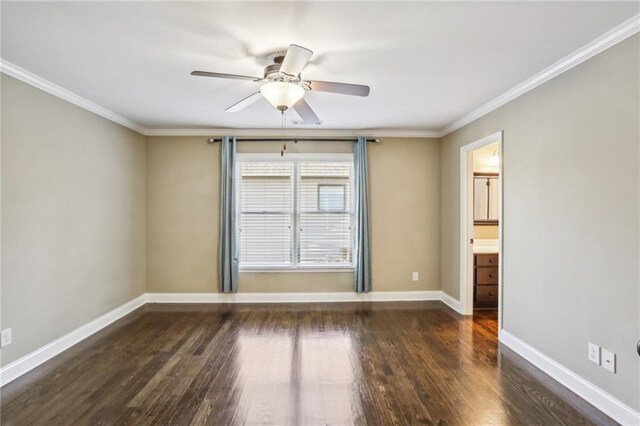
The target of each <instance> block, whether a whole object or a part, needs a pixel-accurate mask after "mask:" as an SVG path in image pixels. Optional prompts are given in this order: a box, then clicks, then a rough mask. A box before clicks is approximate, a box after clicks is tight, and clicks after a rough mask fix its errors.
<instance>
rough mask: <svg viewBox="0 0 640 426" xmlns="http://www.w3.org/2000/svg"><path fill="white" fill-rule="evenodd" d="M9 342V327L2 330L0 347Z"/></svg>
mask: <svg viewBox="0 0 640 426" xmlns="http://www.w3.org/2000/svg"><path fill="white" fill-rule="evenodd" d="M10 344H11V329H10V328H7V329H6V330H2V338H0V347H5V346H7V345H10Z"/></svg>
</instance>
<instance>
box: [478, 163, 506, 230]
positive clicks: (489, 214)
mask: <svg viewBox="0 0 640 426" xmlns="http://www.w3.org/2000/svg"><path fill="white" fill-rule="evenodd" d="M499 184H500V180H499V179H498V174H497V173H474V174H473V224H474V225H497V224H498V201H499V200H498V196H499V190H500V189H499V187H498V185H499Z"/></svg>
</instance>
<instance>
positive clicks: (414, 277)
mask: <svg viewBox="0 0 640 426" xmlns="http://www.w3.org/2000/svg"><path fill="white" fill-rule="evenodd" d="M413 280H414V281H418V273H417V272H414V273H413Z"/></svg>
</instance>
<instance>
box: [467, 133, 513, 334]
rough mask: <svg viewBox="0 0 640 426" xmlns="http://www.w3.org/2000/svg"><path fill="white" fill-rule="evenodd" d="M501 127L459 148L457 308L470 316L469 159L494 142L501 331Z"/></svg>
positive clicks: (470, 205)
mask: <svg viewBox="0 0 640 426" xmlns="http://www.w3.org/2000/svg"><path fill="white" fill-rule="evenodd" d="M502 139H503V138H502V130H501V131H499V132H496V133H493V134H491V135H489V136H485V137H484V138H482V139H479V140H477V141H475V142H471V143H470V144H468V145H464V146H463V147H461V148H460V310H461V311H462V314H464V315H473V245H472V244H471V238H472V236H473V160H472V154H471V152H472V151H475V150H476V149H478V148H482V147H483V146H486V145H489V144H492V143H496V142H497V143H498V155H499V156H500V165H499V176H498V179H499V183H498V254H499V257H500V261H499V268H498V330H502V288H503V282H502V268H503V265H504V259H503V256H502V252H503V250H502V249H503V238H502V230H503V227H504V222H503V220H502V205H503V202H502V194H503V185H504V184H503V182H504V180H503V170H504V169H503V163H504V161H503V160H502V157H503V156H502V143H503V141H502Z"/></svg>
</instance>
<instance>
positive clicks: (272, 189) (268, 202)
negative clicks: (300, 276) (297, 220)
mask: <svg viewBox="0 0 640 426" xmlns="http://www.w3.org/2000/svg"><path fill="white" fill-rule="evenodd" d="M239 171H240V187H239V188H236V189H237V193H238V198H239V203H238V205H237V206H236V209H237V210H238V211H239V212H240V220H239V221H238V223H239V224H240V226H239V232H238V234H239V239H240V264H241V265H250V266H287V265H291V264H292V254H293V241H292V235H293V234H292V229H293V164H292V163H284V162H250V163H240V167H239Z"/></svg>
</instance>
